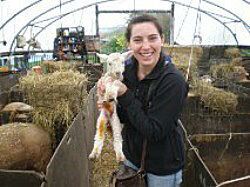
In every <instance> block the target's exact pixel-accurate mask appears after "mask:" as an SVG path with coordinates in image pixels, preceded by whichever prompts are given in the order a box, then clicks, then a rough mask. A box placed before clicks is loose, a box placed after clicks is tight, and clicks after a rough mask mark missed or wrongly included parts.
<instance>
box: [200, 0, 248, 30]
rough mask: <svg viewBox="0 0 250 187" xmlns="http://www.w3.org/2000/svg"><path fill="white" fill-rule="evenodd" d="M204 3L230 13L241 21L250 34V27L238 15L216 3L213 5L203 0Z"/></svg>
mask: <svg viewBox="0 0 250 187" xmlns="http://www.w3.org/2000/svg"><path fill="white" fill-rule="evenodd" d="M203 1H204V2H206V3H208V4H210V5H213V6H216V7H218V8H221V9H222V10H224V11H226V12H228V13H230V14H231V15H233V16H235V17H236V18H237V19H238V20H240V21H241V22H242V23H243V25H244V27H245V28H246V30H247V31H248V32H249V34H250V26H249V25H248V24H247V23H246V22H245V21H244V20H243V19H241V18H240V17H239V16H238V15H236V14H235V13H233V12H232V11H230V10H228V9H226V8H224V7H222V6H219V5H217V4H215V3H212V2H210V1H207V0H203Z"/></svg>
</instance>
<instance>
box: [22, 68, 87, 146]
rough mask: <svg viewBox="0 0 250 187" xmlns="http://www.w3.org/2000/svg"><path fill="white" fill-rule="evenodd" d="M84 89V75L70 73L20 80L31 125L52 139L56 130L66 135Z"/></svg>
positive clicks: (31, 75)
mask: <svg viewBox="0 0 250 187" xmlns="http://www.w3.org/2000/svg"><path fill="white" fill-rule="evenodd" d="M86 85H87V77H86V75H85V74H80V73H78V72H74V71H72V70H67V71H56V72H54V73H51V74H43V75H37V74H35V73H31V74H29V75H27V76H26V77H23V78H21V79H20V86H21V88H22V89H23V91H24V93H25V97H26V100H27V102H28V104H30V105H31V106H33V107H34V111H33V123H34V124H37V125H40V126H42V127H43V128H44V129H46V130H47V131H48V132H50V133H51V135H52V137H55V131H56V130H58V129H60V130H61V131H64V132H66V130H67V128H68V126H69V125H70V124H71V122H72V120H73V118H74V117H75V115H76V114H77V113H78V112H79V111H80V110H81V109H82V108H83V106H84V103H85V100H86V98H87V91H86ZM64 132H62V133H64ZM62 136H63V135H62ZM58 141H59V142H60V140H58Z"/></svg>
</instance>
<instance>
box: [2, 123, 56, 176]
mask: <svg viewBox="0 0 250 187" xmlns="http://www.w3.org/2000/svg"><path fill="white" fill-rule="evenodd" d="M51 143H52V142H51V138H50V136H49V134H48V133H47V132H46V131H44V130H43V129H42V128H41V127H39V126H37V125H34V124H26V123H13V124H6V125H2V126H0V169H10V170H12V169H15V170H35V171H38V172H41V171H42V172H44V173H45V172H46V166H47V164H48V162H49V160H50V158H51V156H52V148H51Z"/></svg>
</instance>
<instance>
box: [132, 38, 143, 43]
mask: <svg viewBox="0 0 250 187" xmlns="http://www.w3.org/2000/svg"><path fill="white" fill-rule="evenodd" d="M133 41H134V42H136V43H139V42H141V41H142V40H141V39H133Z"/></svg>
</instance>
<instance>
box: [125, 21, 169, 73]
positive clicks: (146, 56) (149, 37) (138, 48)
mask: <svg viewBox="0 0 250 187" xmlns="http://www.w3.org/2000/svg"><path fill="white" fill-rule="evenodd" d="M163 41H164V38H163V37H161V36H160V34H159V32H158V30H157V28H156V27H155V25H154V24H153V23H151V22H144V23H137V24H135V25H133V26H132V30H131V37H130V41H129V46H128V47H129V48H130V49H131V50H133V52H134V57H135V58H136V59H137V61H138V63H139V65H140V66H147V67H152V68H153V67H154V66H155V65H156V63H157V62H158V60H159V58H160V52H161V47H162V45H163Z"/></svg>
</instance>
